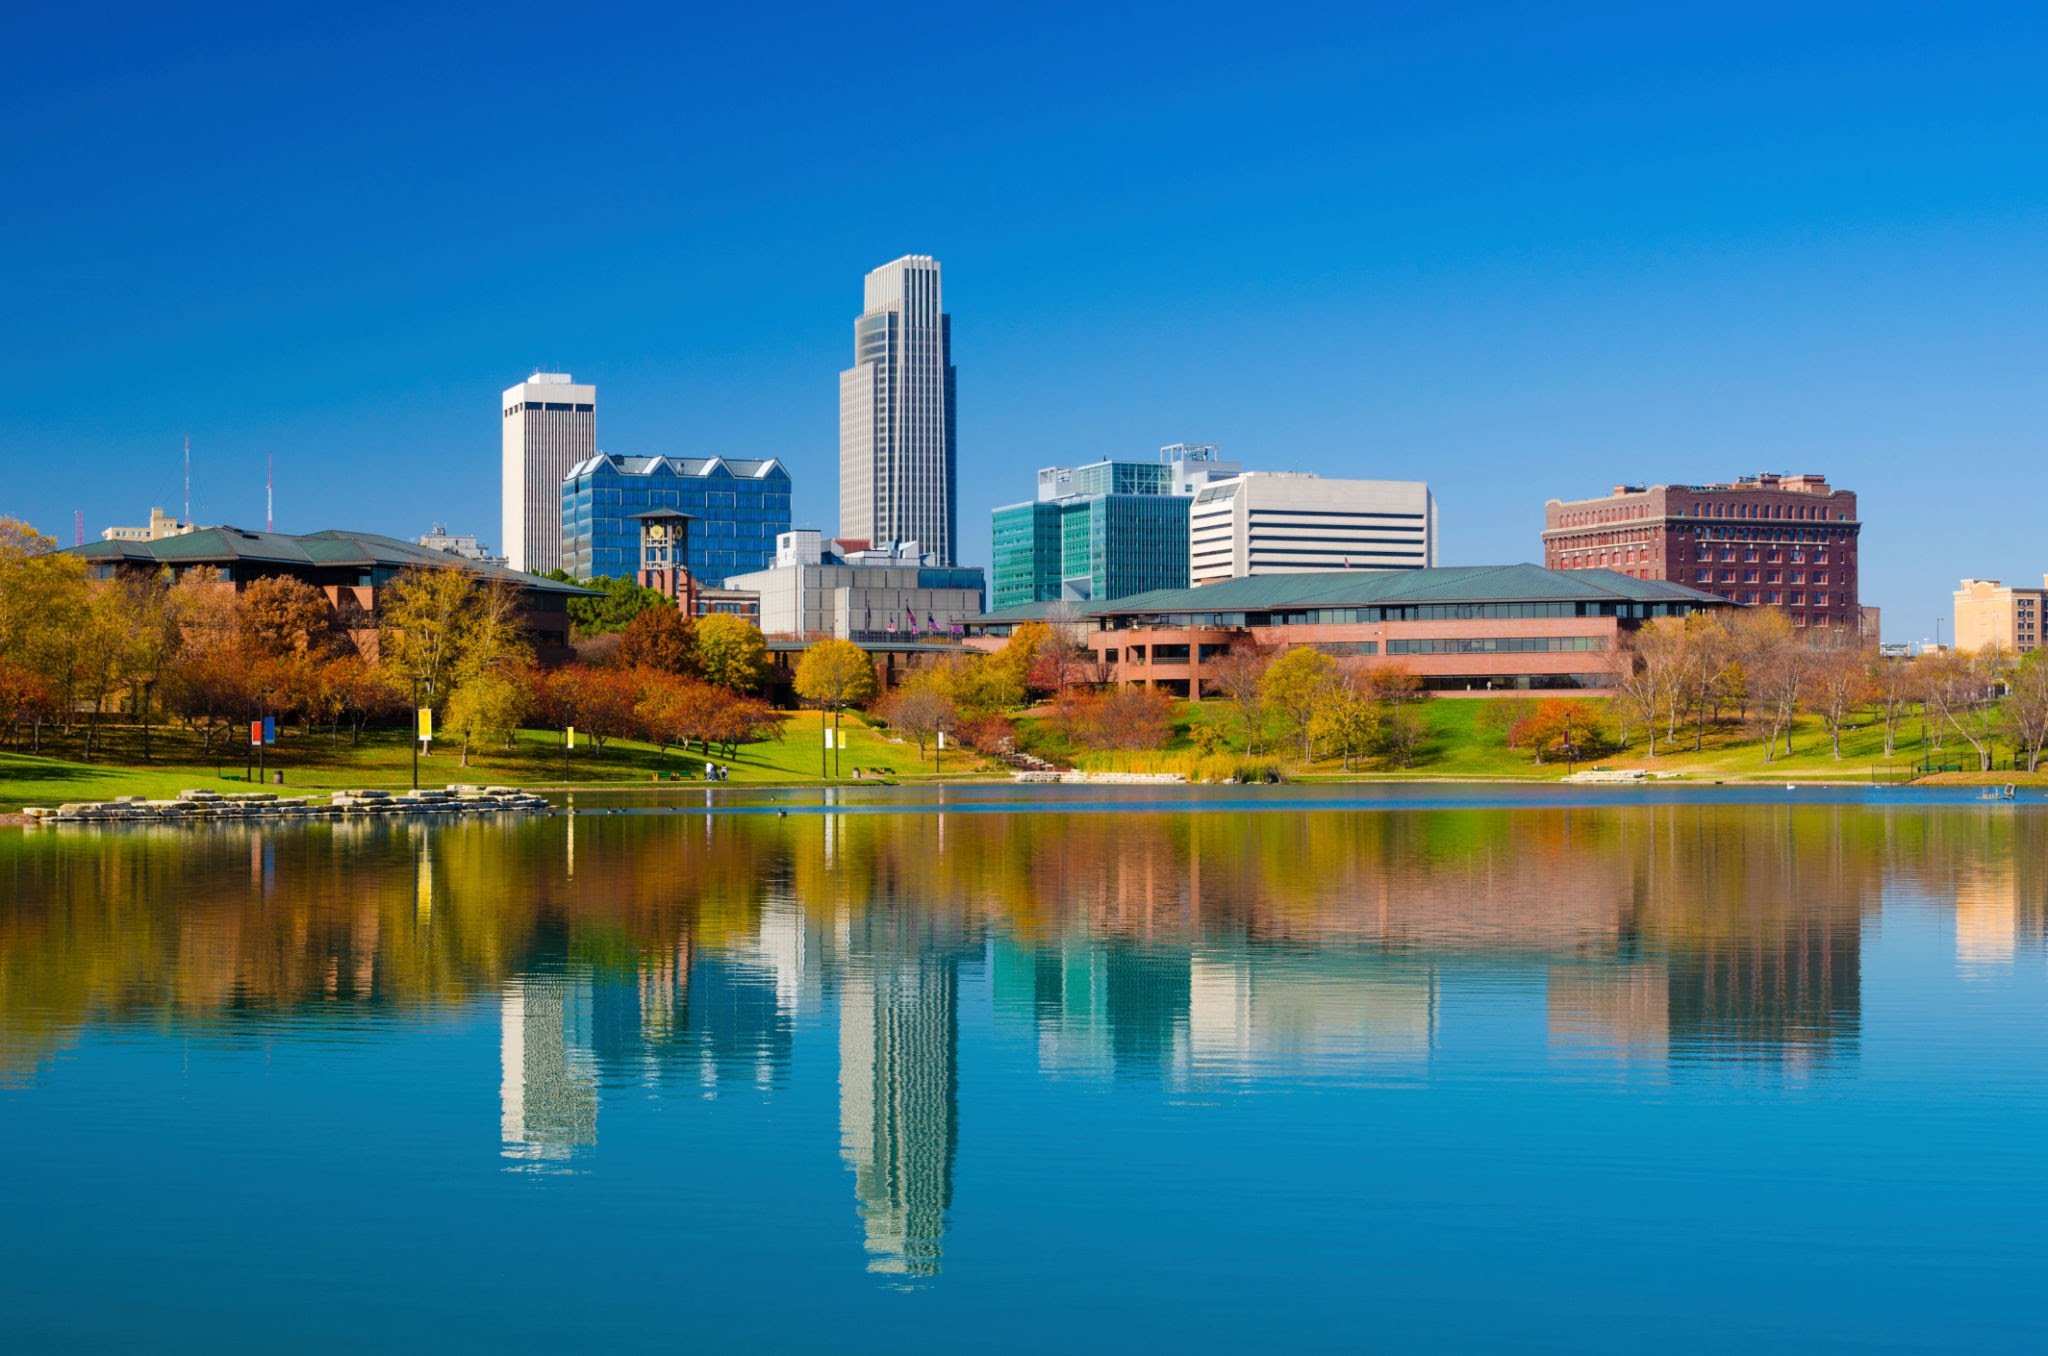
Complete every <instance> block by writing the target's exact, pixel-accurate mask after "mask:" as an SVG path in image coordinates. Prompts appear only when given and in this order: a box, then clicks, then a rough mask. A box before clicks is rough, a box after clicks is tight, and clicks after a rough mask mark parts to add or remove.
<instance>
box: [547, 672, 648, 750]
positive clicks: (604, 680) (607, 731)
mask: <svg viewBox="0 0 2048 1356" xmlns="http://www.w3.org/2000/svg"><path fill="white" fill-rule="evenodd" d="M533 687H534V688H535V689H537V695H536V697H535V698H534V700H533V702H532V706H531V708H530V709H537V710H540V711H542V712H544V713H545V715H544V717H543V718H544V719H546V720H547V721H548V722H549V723H550V724H553V725H557V727H558V728H562V727H567V726H571V725H573V726H575V727H576V728H577V729H579V730H581V731H583V733H584V734H585V735H586V736H588V737H589V739H590V742H591V746H592V747H593V748H594V749H595V751H596V753H597V755H598V756H599V757H600V758H601V757H603V756H604V746H605V744H606V743H607V742H608V741H610V740H612V739H615V738H617V737H618V736H620V735H625V734H630V733H632V731H633V730H634V729H635V728H636V716H635V713H634V708H635V707H636V706H638V704H639V701H640V684H639V681H638V680H637V679H636V678H635V676H634V675H633V674H631V673H629V672H627V671H626V670H624V669H617V668H599V667H596V666H593V665H590V664H565V665H563V666H562V667H561V668H558V669H555V670H552V671H551V672H548V673H546V674H545V675H542V676H541V677H539V678H538V680H537V681H536V682H535V683H534V684H533Z"/></svg>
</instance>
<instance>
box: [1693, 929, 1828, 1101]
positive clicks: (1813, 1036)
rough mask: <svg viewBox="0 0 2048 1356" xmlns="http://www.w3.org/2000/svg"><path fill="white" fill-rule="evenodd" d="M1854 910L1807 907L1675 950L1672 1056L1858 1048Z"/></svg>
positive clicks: (1800, 1055) (1820, 1053) (1782, 1056)
mask: <svg viewBox="0 0 2048 1356" xmlns="http://www.w3.org/2000/svg"><path fill="white" fill-rule="evenodd" d="M1862 941H1863V939H1862V929H1861V920H1860V919H1859V918H1857V917H1856V916H1854V915H1853V914H1852V915H1849V916H1846V917H1844V916H1833V915H1829V914H1802V915H1796V916H1794V917H1791V918H1788V919H1786V920H1784V921H1783V923H1782V924H1780V925H1779V926H1777V927H1776V928H1774V929H1772V930H1771V931H1769V932H1764V931H1762V930H1759V931H1758V933H1756V934H1754V935H1751V936H1747V937H1741V938H1734V939H1720V940H1717V941H1715V942H1710V943H1708V944H1706V945H1703V946H1701V947H1700V948H1698V949H1697V950H1696V951H1692V952H1680V953H1677V954H1674V955H1673V956H1671V957H1670V959H1669V961H1668V964H1669V967H1670V972H1671V989H1670V1008H1669V1016H1670V1023H1671V1042H1672V1047H1673V1052H1674V1054H1679V1055H1681V1056H1683V1055H1685V1054H1691V1055H1693V1056H1695V1057H1699V1056H1705V1057H1712V1058H1725V1057H1729V1056H1741V1057H1744V1058H1756V1057H1762V1058H1765V1059H1769V1060H1773V1061H1783V1062H1787V1063H1795V1064H1796V1063H1808V1062H1818V1061H1821V1060H1825V1059H1829V1058H1832V1057H1836V1056H1839V1055H1842V1054H1853V1052H1854V1049H1855V1041H1856V1037H1857V1031H1858V1026H1859V1023H1860V1019H1861V1015H1862V1010H1863V1003H1862V994H1863V985H1862V973H1861V969H1862V959H1863V945H1862Z"/></svg>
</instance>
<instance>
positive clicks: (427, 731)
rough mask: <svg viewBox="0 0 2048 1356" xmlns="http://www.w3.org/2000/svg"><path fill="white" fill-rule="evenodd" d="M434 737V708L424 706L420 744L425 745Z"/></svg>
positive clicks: (421, 716)
mask: <svg viewBox="0 0 2048 1356" xmlns="http://www.w3.org/2000/svg"><path fill="white" fill-rule="evenodd" d="M433 737H434V708H433V707H431V706H422V707H421V708H420V742H421V743H423V744H424V743H425V742H426V741H428V740H429V739H432V738H433Z"/></svg>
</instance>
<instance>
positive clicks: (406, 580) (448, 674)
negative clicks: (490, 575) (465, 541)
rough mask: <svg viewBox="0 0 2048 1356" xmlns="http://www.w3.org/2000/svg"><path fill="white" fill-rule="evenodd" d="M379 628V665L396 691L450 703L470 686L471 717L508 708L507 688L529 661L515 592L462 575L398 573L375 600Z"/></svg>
mask: <svg viewBox="0 0 2048 1356" xmlns="http://www.w3.org/2000/svg"><path fill="white" fill-rule="evenodd" d="M377 627H378V647H379V658H380V662H381V663H382V664H383V665H384V666H385V669H386V671H387V672H388V673H389V674H390V675H391V676H392V679H393V682H394V685H395V686H396V687H397V688H398V689H399V690H401V691H410V690H416V686H417V687H418V688H424V689H425V690H426V691H427V692H428V693H430V694H437V695H439V696H440V697H441V698H442V699H444V700H447V699H452V698H453V696H454V694H455V693H457V692H459V691H460V690H461V689H462V688H463V687H464V686H465V685H475V686H476V687H478V689H479V691H478V693H477V694H476V696H475V697H474V698H473V699H472V700H470V701H469V702H468V703H467V704H466V709H467V710H468V711H469V712H471V713H472V715H473V716H476V715H480V714H481V713H486V712H492V711H500V710H503V709H506V708H507V707H508V706H509V705H510V704H511V698H509V697H508V696H507V695H506V693H505V690H504V689H505V688H507V687H510V686H517V683H516V675H517V674H518V673H520V672H521V671H522V670H524V669H525V668H526V666H528V665H529V664H531V663H532V662H533V649H532V646H530V645H529V644H528V643H527V640H526V636H525V632H524V628H523V627H522V626H521V624H520V619H519V594H518V591H517V589H516V588H515V587H514V586H513V585H511V584H509V583H507V582H505V581H502V580H495V579H488V580H487V579H484V578H482V577H480V576H478V575H475V574H472V573H470V572H469V571H467V570H461V569H448V568H442V567H438V566H435V567H426V568H414V569H408V570H405V571H403V572H401V573H400V574H399V576H398V577H397V578H396V579H394V580H393V581H392V582H391V584H390V585H389V586H388V587H387V588H386V589H385V590H384V591H383V595H382V597H380V599H379V601H378V617H377ZM429 700H430V701H431V700H433V698H432V697H430V698H429Z"/></svg>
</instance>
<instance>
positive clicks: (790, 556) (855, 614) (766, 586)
mask: <svg viewBox="0 0 2048 1356" xmlns="http://www.w3.org/2000/svg"><path fill="white" fill-rule="evenodd" d="M865 546H866V543H857V542H850V541H845V540H840V541H836V542H833V543H831V544H830V545H828V544H827V543H826V542H825V540H824V538H823V537H822V535H821V534H819V533H818V532H816V531H811V530H803V531H797V532H785V533H783V534H782V536H780V537H779V538H777V539H776V552H775V564H773V565H772V566H770V567H769V568H767V569H765V570H758V571H755V572H754V573H752V574H741V575H734V576H733V577H732V578H730V579H728V580H727V581H726V585H727V587H728V588H731V589H735V590H743V591H745V592H748V593H753V594H758V595H759V596H760V599H761V605H760V609H761V610H760V625H761V630H762V631H763V632H764V633H766V634H768V635H771V636H785V637H789V638H793V639H805V638H809V637H813V636H835V637H837V638H839V639H841V640H851V641H856V642H870V641H873V642H884V641H892V640H910V639H913V638H916V637H920V636H927V635H940V636H945V635H950V634H952V633H953V631H954V630H955V629H956V628H958V627H959V626H960V625H961V624H963V623H964V622H965V621H966V620H967V619H968V618H969V617H972V616H975V615H976V614H978V613H979V612H980V611H981V610H982V606H983V602H984V597H985V591H984V581H983V575H982V572H981V571H980V570H979V569H975V568H966V567H962V566H950V565H940V564H938V563H937V562H936V561H935V560H933V559H932V557H930V556H929V555H919V554H911V553H908V552H907V551H906V550H904V549H897V550H870V549H864V548H865Z"/></svg>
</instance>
